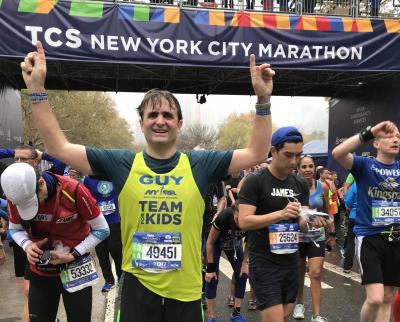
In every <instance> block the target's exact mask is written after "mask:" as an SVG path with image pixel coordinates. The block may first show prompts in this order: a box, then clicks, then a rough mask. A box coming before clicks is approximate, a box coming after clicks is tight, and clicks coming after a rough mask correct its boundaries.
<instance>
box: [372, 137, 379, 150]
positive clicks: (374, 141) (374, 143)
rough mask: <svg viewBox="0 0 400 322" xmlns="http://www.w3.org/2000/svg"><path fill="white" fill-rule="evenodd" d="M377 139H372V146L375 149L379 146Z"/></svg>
mask: <svg viewBox="0 0 400 322" xmlns="http://www.w3.org/2000/svg"><path fill="white" fill-rule="evenodd" d="M379 143H380V142H379V139H374V140H373V141H372V145H373V146H374V148H375V149H378V148H379Z"/></svg>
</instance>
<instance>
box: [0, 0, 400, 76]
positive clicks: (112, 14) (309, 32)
mask: <svg viewBox="0 0 400 322" xmlns="http://www.w3.org/2000/svg"><path fill="white" fill-rule="evenodd" d="M399 36H400V22H399V20H371V19H353V18H348V17H344V18H340V17H318V16H295V15H282V14H272V13H260V12H232V11H230V12H228V11H223V10H211V9H210V10H208V9H196V10H193V9H179V8H177V7H155V6H148V5H138V4H136V5H132V4H125V3H103V2H84V1H57V0H19V1H18V0H3V1H1V0H0V44H1V45H0V56H2V57H24V56H25V54H26V53H28V52H29V51H32V50H33V49H34V47H33V44H34V43H35V42H36V40H40V41H41V42H42V43H43V45H44V47H45V50H46V55H47V57H48V58H49V59H59V60H69V61H73V60H74V61H91V62H108V63H129V64H152V65H154V64H160V65H180V66H208V67H210V66H211V67H233V68H241V67H243V68H247V66H248V61H249V55H250V54H255V55H256V59H257V62H258V63H262V62H268V63H270V64H272V65H273V67H274V68H287V69H311V70H356V71H398V70H400V51H399V50H398V48H400V39H399Z"/></svg>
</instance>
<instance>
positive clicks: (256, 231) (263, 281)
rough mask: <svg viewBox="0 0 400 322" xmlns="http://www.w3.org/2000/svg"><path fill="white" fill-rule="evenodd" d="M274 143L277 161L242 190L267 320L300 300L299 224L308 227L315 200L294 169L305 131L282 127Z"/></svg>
mask: <svg viewBox="0 0 400 322" xmlns="http://www.w3.org/2000/svg"><path fill="white" fill-rule="evenodd" d="M271 144H272V147H271V153H272V162H271V164H269V165H268V167H267V168H266V169H263V170H261V171H259V172H257V173H254V174H252V175H250V176H249V177H248V178H247V179H246V181H245V182H244V184H243V187H242V188H241V190H240V194H239V226H240V228H241V229H243V230H246V231H248V237H249V248H250V268H249V273H250V274H249V277H250V282H251V285H253V287H254V292H255V295H256V298H257V309H258V310H260V311H261V317H262V321H263V322H264V321H265V322H266V321H268V322H283V321H286V319H287V317H288V315H289V314H290V312H291V311H292V309H293V303H294V302H295V300H296V294H297V288H298V254H297V250H298V230H299V226H300V228H301V229H302V230H304V231H306V230H307V225H306V223H305V221H304V219H303V218H302V217H300V210H301V207H302V206H304V207H308V205H309V188H308V185H307V183H306V181H305V180H304V179H303V178H301V177H299V176H297V175H295V174H294V173H293V171H294V170H295V169H296V167H297V165H298V162H299V160H300V156H301V154H302V152H303V137H302V135H301V133H300V132H299V131H298V130H297V129H296V128H295V127H283V128H280V129H278V130H277V131H276V132H275V133H274V134H273V136H272V142H271ZM315 224H316V225H317V226H321V225H323V224H324V222H323V221H322V220H320V219H317V220H316V221H315Z"/></svg>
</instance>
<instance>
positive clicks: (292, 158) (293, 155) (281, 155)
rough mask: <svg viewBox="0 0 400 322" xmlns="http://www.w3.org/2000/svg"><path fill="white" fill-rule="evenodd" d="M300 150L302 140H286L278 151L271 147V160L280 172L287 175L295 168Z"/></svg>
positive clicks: (301, 148)
mask: <svg viewBox="0 0 400 322" xmlns="http://www.w3.org/2000/svg"><path fill="white" fill-rule="evenodd" d="M302 152H303V142H299V143H289V142H286V143H285V144H284V146H283V148H282V149H280V150H279V151H276V150H275V148H274V147H273V148H272V149H271V153H272V162H274V166H275V167H276V168H277V169H278V170H279V171H280V172H282V173H285V174H287V175H289V174H290V173H292V172H293V171H294V170H296V169H297V165H298V164H299V161H300V157H301V154H302Z"/></svg>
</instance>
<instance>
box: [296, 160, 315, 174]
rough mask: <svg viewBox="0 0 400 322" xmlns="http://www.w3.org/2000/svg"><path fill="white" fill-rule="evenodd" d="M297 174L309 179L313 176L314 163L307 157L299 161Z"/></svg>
mask: <svg viewBox="0 0 400 322" xmlns="http://www.w3.org/2000/svg"><path fill="white" fill-rule="evenodd" d="M298 171H299V174H300V175H301V176H302V177H304V178H306V179H311V178H312V177H313V176H314V161H313V159H311V158H309V157H304V158H302V159H301V160H300V164H299V169H298Z"/></svg>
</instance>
